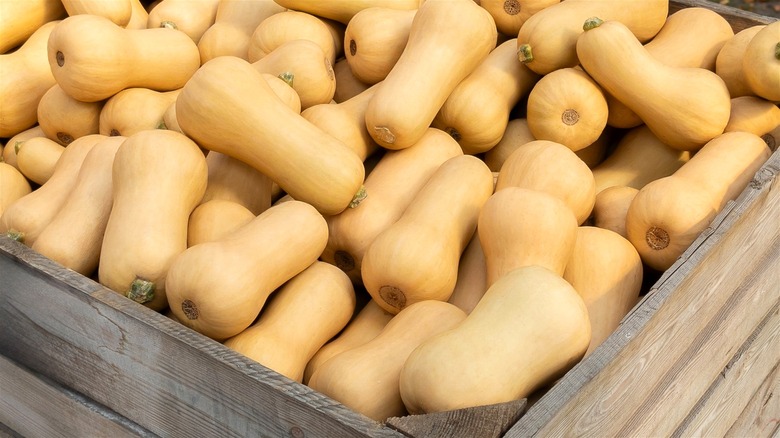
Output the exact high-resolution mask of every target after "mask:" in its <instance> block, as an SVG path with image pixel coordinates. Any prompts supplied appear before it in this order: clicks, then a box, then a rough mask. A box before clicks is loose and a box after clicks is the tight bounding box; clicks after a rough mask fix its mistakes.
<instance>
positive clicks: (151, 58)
mask: <svg viewBox="0 0 780 438" xmlns="http://www.w3.org/2000/svg"><path fill="white" fill-rule="evenodd" d="M0 16H2V17H3V20H2V24H0V52H2V53H3V54H1V55H0V137H2V138H3V140H4V142H3V143H4V147H3V150H2V158H3V162H0V232H2V233H3V234H4V235H7V236H9V237H11V238H14V239H16V240H18V241H20V242H22V243H24V244H25V245H28V246H30V247H31V248H32V249H33V250H35V251H37V252H39V253H41V254H43V255H45V256H47V257H49V258H51V259H52V260H54V261H56V262H57V263H60V264H61V265H62V266H64V267H65V268H68V269H72V270H74V271H77V272H79V273H81V274H83V275H85V276H90V277H92V278H94V279H95V280H96V281H98V282H100V283H101V284H103V285H104V286H106V287H107V288H109V289H111V290H114V291H116V292H117V293H119V294H122V295H124V296H126V297H128V298H129V299H131V300H133V301H136V302H137V303H140V304H141V305H144V306H146V307H148V308H150V309H153V310H155V311H159V312H164V313H165V314H166V315H168V316H169V317H171V318H172V319H174V320H176V321H178V322H179V323H181V324H183V325H185V326H187V327H189V328H191V329H193V330H195V331H197V332H200V333H202V334H203V335H205V336H208V337H210V338H212V339H213V340H215V341H218V342H222V343H224V345H225V346H227V347H229V348H231V349H233V350H235V351H237V352H239V353H241V354H244V355H246V356H247V357H249V358H251V359H253V360H255V361H257V362H259V363H260V364H262V365H264V366H267V367H269V368H271V369H273V370H275V371H277V372H279V373H280V374H282V375H284V376H287V377H288V378H290V379H292V380H296V381H298V382H302V383H304V384H306V385H308V386H310V387H311V388H313V389H315V390H317V391H320V392H322V393H324V394H326V395H328V396H330V397H332V398H334V399H335V400H338V401H339V402H341V403H343V404H345V405H347V406H349V407H351V408H353V409H354V410H356V411H357V412H360V413H363V414H365V415H366V416H368V417H370V418H373V419H375V420H377V421H384V420H385V419H386V418H388V417H391V416H400V415H406V414H408V413H412V414H415V413H429V412H437V411H444V410H451V409H458V408H464V407H470V406H479V405H486V404H492V403H500V402H505V401H510V400H515V399H519V398H523V397H529V396H531V395H533V394H534V393H537V392H539V391H544V389H545V388H546V387H548V386H549V385H550V384H552V383H553V382H554V381H555V380H556V379H558V378H560V377H561V376H562V375H563V374H565V373H566V372H567V371H568V370H570V369H571V368H572V367H573V366H575V365H576V364H577V363H578V362H580V361H581V360H582V359H583V357H585V356H587V355H589V354H591V353H592V352H593V351H594V350H595V349H596V348H597V347H598V346H599V345H600V344H601V343H603V342H604V341H605V339H606V338H607V337H609V336H610V334H611V333H613V332H614V331H615V329H616V328H617V327H618V326H619V324H620V321H621V319H622V318H623V317H624V316H625V315H626V314H627V313H628V312H630V310H631V309H632V308H633V307H634V306H635V305H636V304H637V302H638V300H639V299H640V296H641V295H642V294H643V293H644V292H646V290H645V289H644V288H643V280H644V283H647V281H646V280H647V279H648V278H652V275H654V274H655V273H658V272H661V271H664V270H666V269H668V268H669V267H670V266H671V265H672V264H673V263H674V262H675V261H676V260H678V258H679V257H680V256H681V255H682V254H683V252H684V251H685V250H686V249H687V248H688V247H689V246H690V244H691V243H692V241H693V240H694V239H695V238H696V237H697V236H698V235H699V233H701V231H702V230H703V229H704V228H706V227H707V226H708V224H709V223H710V221H711V220H712V219H713V217H714V216H715V215H716V214H717V213H718V212H719V211H720V210H721V209H722V208H723V207H724V205H725V204H726V203H727V202H728V201H729V200H733V199H735V198H736V197H737V196H738V195H739V193H740V192H741V191H742V190H743V189H744V188H745V187H746V186H747V184H748V183H749V182H750V180H751V179H752V178H753V175H754V174H755V172H756V171H757V170H758V169H759V168H760V166H761V165H762V164H763V163H764V161H765V160H767V158H768V157H769V155H770V154H771V152H772V150H774V149H775V148H776V147H777V144H778V140H779V139H780V108H778V105H777V103H778V101H780V49H779V48H780V22H773V23H771V24H766V25H757V26H753V27H749V28H746V29H740V30H738V31H737V32H735V31H734V29H733V28H732V27H731V25H730V24H729V22H727V21H726V20H725V19H724V18H723V17H722V16H720V15H718V14H717V13H715V12H712V11H711V10H709V9H706V8H701V7H691V8H687V9H682V10H680V11H678V12H675V13H672V14H670V9H669V2H668V0H644V1H630V2H616V1H610V0H566V1H559V0H546V1H542V0H513V1H488V0H482V1H481V2H475V1H473V0H374V1H365V0H328V1H308V0H274V1H272V0H158V1H155V2H141V1H139V0H91V1H90V0H81V1H76V0H11V1H3V2H0Z"/></svg>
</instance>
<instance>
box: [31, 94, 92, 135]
mask: <svg viewBox="0 0 780 438" xmlns="http://www.w3.org/2000/svg"><path fill="white" fill-rule="evenodd" d="M103 104H104V102H103V101H98V102H82V101H80V100H76V99H74V98H72V97H70V96H69V95H68V94H67V93H65V91H63V89H62V87H60V86H59V85H54V86H53V87H51V88H49V90H48V91H47V92H46V93H45V94H44V95H43V96H42V97H41V100H40V102H38V125H40V127H41V129H43V132H44V133H45V134H46V137H48V138H50V139H51V140H54V141H56V142H57V143H59V144H61V145H63V146H67V145H68V144H69V143H70V142H72V141H73V140H75V139H77V138H79V137H83V136H85V135H89V134H99V133H100V111H101V110H102V109H103Z"/></svg>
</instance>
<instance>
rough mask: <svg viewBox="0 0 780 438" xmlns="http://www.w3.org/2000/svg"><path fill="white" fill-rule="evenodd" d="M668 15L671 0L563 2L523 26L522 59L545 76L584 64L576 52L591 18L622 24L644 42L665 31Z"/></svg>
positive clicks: (519, 37) (520, 38)
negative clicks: (584, 27) (586, 21)
mask: <svg viewBox="0 0 780 438" xmlns="http://www.w3.org/2000/svg"><path fill="white" fill-rule="evenodd" d="M668 12H669V1H668V0H649V1H641V2H635V1H630V2H611V1H603V0H579V1H574V2H566V1H562V2H560V3H557V4H554V5H551V6H548V7H546V8H544V9H543V10H541V11H539V12H537V13H536V14H534V15H532V16H531V17H530V18H529V19H528V20H526V22H525V23H523V26H522V27H521V28H520V31H519V32H518V33H517V53H518V58H519V59H520V61H522V62H523V63H524V64H525V65H527V66H528V68H530V69H531V70H533V71H535V72H536V73H538V74H541V75H545V74H547V73H550V72H552V71H554V70H558V69H560V68H564V67H575V66H576V65H577V64H579V63H580V61H581V59H578V58H581V56H579V54H578V53H577V50H576V45H577V40H578V38H579V36H580V35H581V34H582V32H583V27H582V23H583V22H585V20H586V19H588V18H589V17H594V16H596V17H600V18H601V19H603V20H614V21H619V22H621V23H623V24H624V25H625V26H626V27H627V28H628V29H629V33H631V34H633V35H635V36H636V39H637V40H639V41H640V42H643V43H644V42H647V41H649V40H650V39H651V38H653V37H654V36H655V35H656V34H657V33H658V31H660V30H661V27H663V25H664V23H665V22H666V17H667V15H668ZM586 70H587V69H586ZM588 73H590V72H588Z"/></svg>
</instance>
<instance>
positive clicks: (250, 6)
mask: <svg viewBox="0 0 780 438" xmlns="http://www.w3.org/2000/svg"><path fill="white" fill-rule="evenodd" d="M284 10H285V9H284V8H283V7H281V6H280V5H279V4H277V3H276V2H275V1H273V0H223V1H220V2H219V4H218V5H217V13H216V15H215V17H214V24H212V25H211V26H210V27H209V28H208V29H206V31H205V32H203V35H201V37H200V40H198V50H199V51H200V62H201V64H203V63H205V62H206V61H208V60H210V59H213V58H216V57H217V56H224V55H230V56H237V57H239V58H244V59H248V58H247V53H248V51H249V41H250V40H251V38H252V33H253V32H254V31H255V29H256V28H257V26H258V25H260V23H261V22H262V21H263V20H265V19H266V18H268V17H270V16H271V15H273V14H276V13H278V12H282V11H284Z"/></svg>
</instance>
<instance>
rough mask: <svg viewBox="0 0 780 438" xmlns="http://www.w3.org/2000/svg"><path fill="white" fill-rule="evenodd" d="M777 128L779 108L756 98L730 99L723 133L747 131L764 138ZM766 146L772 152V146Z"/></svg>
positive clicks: (741, 97) (779, 114)
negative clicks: (728, 114) (729, 112)
mask: <svg viewBox="0 0 780 438" xmlns="http://www.w3.org/2000/svg"><path fill="white" fill-rule="evenodd" d="M778 126H780V107H778V106H777V105H775V104H774V103H772V102H770V101H768V100H766V99H763V98H761V97H758V96H740V97H735V98H733V99H731V116H730V117H729V123H728V125H726V129H725V130H724V131H725V132H731V131H747V132H750V133H753V134H756V135H758V136H759V137H762V138H764V136H765V135H767V134H768V133H770V132H772V130H774V129H775V128H777V127H778ZM767 140H768V138H764V141H767ZM773 140H774V139H773ZM767 144H768V145H769V148H770V149H772V150H774V148H773V146H774V144H769V143H768V142H767Z"/></svg>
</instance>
